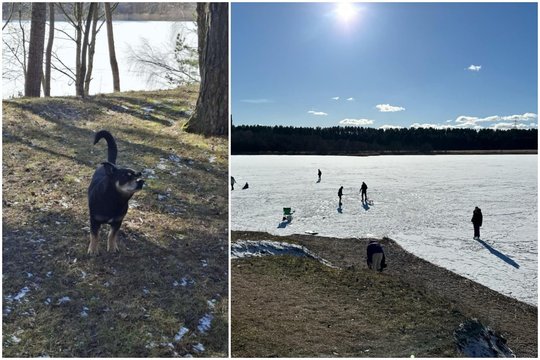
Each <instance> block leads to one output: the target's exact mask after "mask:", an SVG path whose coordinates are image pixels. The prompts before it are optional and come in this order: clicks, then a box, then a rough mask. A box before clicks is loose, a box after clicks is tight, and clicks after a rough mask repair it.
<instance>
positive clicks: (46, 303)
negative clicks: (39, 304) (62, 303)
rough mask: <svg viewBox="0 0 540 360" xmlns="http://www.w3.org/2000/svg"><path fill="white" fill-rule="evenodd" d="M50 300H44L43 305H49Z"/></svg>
mask: <svg viewBox="0 0 540 360" xmlns="http://www.w3.org/2000/svg"><path fill="white" fill-rule="evenodd" d="M51 302H52V300H51V298H46V299H45V301H44V302H43V303H44V304H45V305H51Z"/></svg>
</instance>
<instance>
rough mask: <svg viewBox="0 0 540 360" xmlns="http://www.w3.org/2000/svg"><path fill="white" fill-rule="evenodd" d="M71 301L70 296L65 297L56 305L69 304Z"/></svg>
mask: <svg viewBox="0 0 540 360" xmlns="http://www.w3.org/2000/svg"><path fill="white" fill-rule="evenodd" d="M70 301H71V299H70V298H69V296H63V297H61V298H60V299H58V301H57V302H56V305H63V304H67V303H68V302H70Z"/></svg>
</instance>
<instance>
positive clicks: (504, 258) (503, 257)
mask: <svg viewBox="0 0 540 360" xmlns="http://www.w3.org/2000/svg"><path fill="white" fill-rule="evenodd" d="M476 241H478V242H479V243H480V244H482V245H484V247H485V248H486V249H488V250H489V252H490V253H492V254H493V255H495V256H496V257H498V258H499V259H501V260H502V261H504V262H505V263H507V264H508V265H511V266H513V267H515V268H516V269H519V264H518V263H517V262H515V261H514V260H513V259H512V258H511V257H509V256H508V255H505V254H503V253H502V252H500V251H499V250H497V249H494V248H493V247H492V246H491V245H489V244H488V243H486V242H485V241H483V240H480V239H477V240H476Z"/></svg>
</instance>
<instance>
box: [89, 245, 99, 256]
mask: <svg viewBox="0 0 540 360" xmlns="http://www.w3.org/2000/svg"><path fill="white" fill-rule="evenodd" d="M86 253H87V254H88V255H97V254H98V253H99V251H98V249H97V246H89V247H88V250H87V251H86Z"/></svg>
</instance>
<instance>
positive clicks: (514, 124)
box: [410, 113, 538, 130]
mask: <svg viewBox="0 0 540 360" xmlns="http://www.w3.org/2000/svg"><path fill="white" fill-rule="evenodd" d="M536 119H538V115H536V114H534V113H524V114H521V115H508V116H499V115H492V116H486V117H484V118H479V117H476V116H465V115H461V116H458V117H457V118H456V120H454V124H450V122H451V121H446V124H445V125H440V124H419V123H414V124H412V125H411V126H410V127H411V128H431V129H475V130H480V129H495V130H508V129H537V128H538V124H537V123H536V122H531V123H530V124H524V122H527V121H533V120H536ZM486 125H487V126H486Z"/></svg>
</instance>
